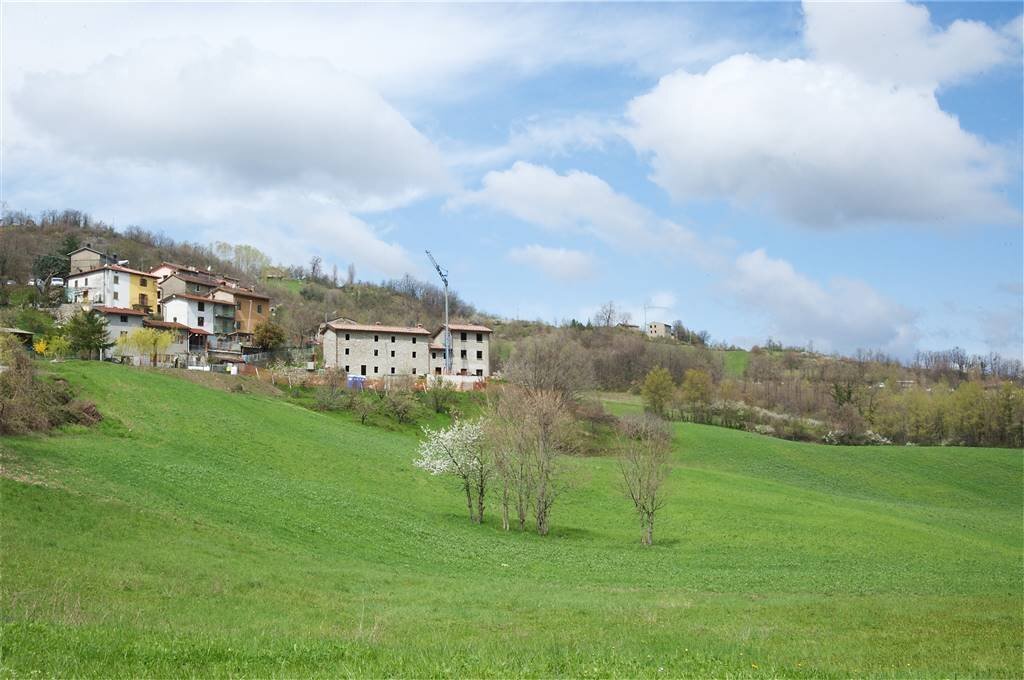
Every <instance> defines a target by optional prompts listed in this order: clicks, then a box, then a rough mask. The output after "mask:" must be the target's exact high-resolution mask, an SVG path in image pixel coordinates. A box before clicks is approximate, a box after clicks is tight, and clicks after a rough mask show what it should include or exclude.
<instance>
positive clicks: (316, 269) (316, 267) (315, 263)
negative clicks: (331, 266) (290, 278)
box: [309, 255, 323, 281]
mask: <svg viewBox="0 0 1024 680" xmlns="http://www.w3.org/2000/svg"><path fill="white" fill-rule="evenodd" d="M322 263H323V259H322V258H321V257H320V256H319V255H314V256H313V257H312V259H311V260H310V261H309V278H311V279H313V280H314V281H316V280H317V279H319V278H320V274H321V271H320V265H321V264H322Z"/></svg>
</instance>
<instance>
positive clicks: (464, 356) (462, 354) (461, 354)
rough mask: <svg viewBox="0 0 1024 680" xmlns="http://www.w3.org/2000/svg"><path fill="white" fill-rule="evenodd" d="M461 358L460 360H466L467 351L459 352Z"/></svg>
mask: <svg viewBox="0 0 1024 680" xmlns="http://www.w3.org/2000/svg"><path fill="white" fill-rule="evenodd" d="M459 358H460V359H465V358H466V350H462V351H460V352H459Z"/></svg>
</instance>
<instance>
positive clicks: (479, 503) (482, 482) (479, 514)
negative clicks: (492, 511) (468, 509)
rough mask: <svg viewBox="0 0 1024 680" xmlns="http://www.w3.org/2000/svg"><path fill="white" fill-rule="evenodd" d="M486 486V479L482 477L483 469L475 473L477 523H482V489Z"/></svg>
mask: <svg viewBox="0 0 1024 680" xmlns="http://www.w3.org/2000/svg"><path fill="white" fill-rule="evenodd" d="M486 488H487V480H486V478H485V477H484V474H483V471H480V472H478V473H477V486H476V521H477V524H483V521H484V491H486Z"/></svg>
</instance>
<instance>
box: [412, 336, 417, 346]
mask: <svg viewBox="0 0 1024 680" xmlns="http://www.w3.org/2000/svg"><path fill="white" fill-rule="evenodd" d="M412 344H414V345H415V344H416V338H415V337H414V338H413V339H412Z"/></svg>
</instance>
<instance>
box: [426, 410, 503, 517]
mask: <svg viewBox="0 0 1024 680" xmlns="http://www.w3.org/2000/svg"><path fill="white" fill-rule="evenodd" d="M423 434H424V439H423V442H422V443H421V444H420V449H419V458H417V459H416V461H415V463H414V464H415V465H416V467H418V468H421V469H423V470H426V471H427V472H429V473H430V474H432V475H443V474H447V475H452V476H454V477H457V478H458V479H459V480H460V481H461V483H462V488H463V490H464V491H465V493H466V507H467V508H468V509H469V519H470V521H471V522H474V523H476V524H479V523H481V522H483V519H484V495H485V492H486V490H487V481H488V479H490V477H491V474H492V472H493V466H492V464H491V462H490V460H489V459H488V457H487V454H486V450H485V447H484V430H483V427H482V425H481V423H480V422H478V421H455V422H454V423H452V424H451V425H450V426H449V427H446V428H443V429H440V430H433V429H431V428H429V427H424V428H423Z"/></svg>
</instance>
